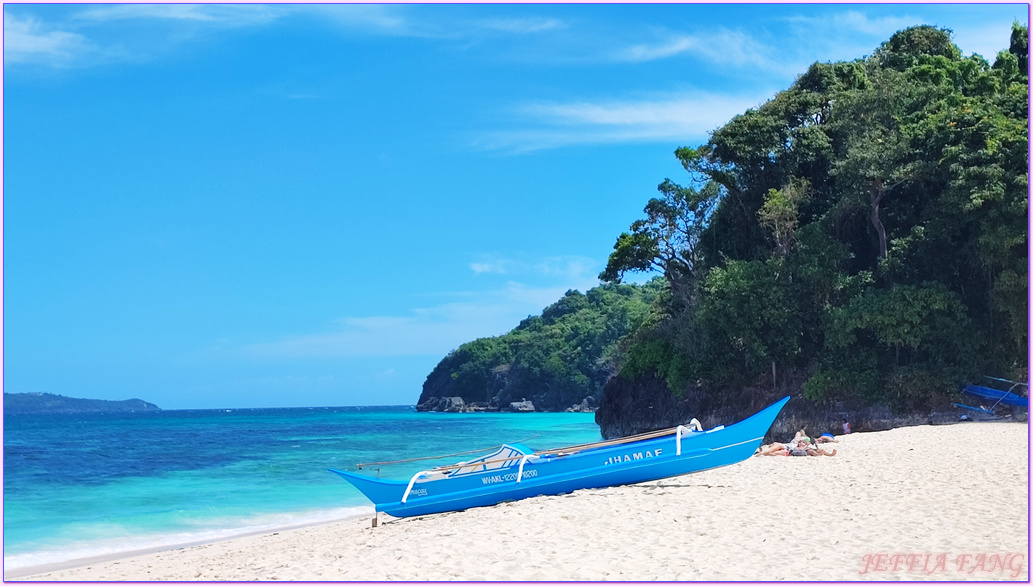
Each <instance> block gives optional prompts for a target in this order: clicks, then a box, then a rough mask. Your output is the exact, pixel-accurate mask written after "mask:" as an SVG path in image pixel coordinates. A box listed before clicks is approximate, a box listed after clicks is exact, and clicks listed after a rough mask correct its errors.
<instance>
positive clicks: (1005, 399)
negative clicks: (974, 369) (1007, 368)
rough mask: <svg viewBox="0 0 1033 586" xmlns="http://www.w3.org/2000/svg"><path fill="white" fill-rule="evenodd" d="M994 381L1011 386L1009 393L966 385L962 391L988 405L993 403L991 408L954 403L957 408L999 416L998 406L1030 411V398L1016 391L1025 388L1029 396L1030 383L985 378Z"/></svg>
mask: <svg viewBox="0 0 1033 586" xmlns="http://www.w3.org/2000/svg"><path fill="white" fill-rule="evenodd" d="M983 378H986V379H989V380H992V381H997V382H1000V383H1008V384H1010V385H1011V386H1010V387H1009V388H1008V390H1007V391H1001V390H998V389H994V388H991V387H986V386H982V385H971V384H970V385H965V388H964V389H962V390H961V392H962V393H965V394H966V395H969V396H972V397H978V398H979V399H982V400H984V401H986V402H987V403H989V402H991V401H992V402H993V403H992V404H991V405H990V407H986V406H985V405H980V406H979V407H973V406H971V405H962V404H961V403H954V406H955V407H961V408H963V409H970V410H972V411H978V412H981V413H986V414H987V415H997V413H996V411H995V409H997V406H998V405H1005V406H1008V407H1018V408H1020V409H1025V410H1026V411H1029V397H1028V396H1025V397H1024V396H1022V395H1019V394H1017V393H1016V392H1015V391H1017V390H1019V389H1020V388H1023V389H1025V390H1026V393H1027V395H1028V394H1029V383H1021V382H1015V381H1011V380H1008V379H1004V378H996V377H992V376H987V377H983Z"/></svg>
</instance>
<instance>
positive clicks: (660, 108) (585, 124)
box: [475, 91, 774, 153]
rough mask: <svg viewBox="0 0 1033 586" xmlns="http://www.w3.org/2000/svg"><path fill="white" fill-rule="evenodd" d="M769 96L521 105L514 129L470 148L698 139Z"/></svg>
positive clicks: (707, 95)
mask: <svg viewBox="0 0 1033 586" xmlns="http://www.w3.org/2000/svg"><path fill="white" fill-rule="evenodd" d="M773 94H774V92H772V91H758V92H756V93H755V94H753V95H722V94H716V93H706V92H689V93H684V94H680V95H674V96H666V97H660V98H655V99H644V100H638V101H634V100H627V101H600V102H592V101H577V102H537V103H531V104H525V105H523V106H520V107H519V108H517V111H518V113H519V114H521V115H522V117H523V118H524V122H523V123H522V124H521V127H520V128H519V129H516V130H508V131H497V132H492V133H487V134H485V135H483V136H481V137H480V138H479V139H478V140H476V141H475V146H477V147H480V148H482V149H485V150H503V151H511V152H518V153H519V152H528V151H535V150H542V149H550V148H558V147H563V146H570V145H576V144H607V143H619V142H643V141H679V140H692V139H702V138H705V137H706V135H707V133H708V132H710V131H712V130H714V129H716V128H718V127H720V126H721V125H723V124H725V123H726V122H728V120H730V119H731V118H732V117H734V116H735V115H737V114H740V113H742V112H743V111H745V110H747V109H748V108H753V107H756V106H758V105H760V104H761V103H763V102H764V101H765V100H767V99H769V98H770V97H771V96H772V95H773Z"/></svg>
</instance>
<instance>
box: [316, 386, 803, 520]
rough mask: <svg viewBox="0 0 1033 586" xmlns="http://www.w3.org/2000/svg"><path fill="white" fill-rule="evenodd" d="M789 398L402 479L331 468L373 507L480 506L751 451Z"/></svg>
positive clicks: (512, 449)
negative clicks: (723, 420) (707, 423)
mask: <svg viewBox="0 0 1033 586" xmlns="http://www.w3.org/2000/svg"><path fill="white" fill-rule="evenodd" d="M787 401H789V397H786V398H784V399H782V400H781V401H778V402H777V403H775V404H774V405H771V406H770V407H767V408H766V409H764V410H762V411H760V412H759V413H757V414H755V415H753V416H752V417H749V418H747V419H744V420H743V421H740V422H739V423H736V424H734V425H730V426H728V427H725V426H718V427H715V428H713V429H708V430H702V429H699V426H698V423H697V424H696V425H695V426H693V428H690V427H686V426H678V427H675V428H671V429H665V430H661V431H654V432H649V433H645V434H641V435H637V436H631V437H626V438H620V439H616V440H611V441H605V442H597V443H592V444H582V445H577V446H568V447H565V448H557V449H552V450H543V451H539V452H534V451H532V450H531V449H529V448H528V447H527V446H524V445H522V444H506V445H503V446H502V447H501V448H499V449H498V450H496V451H495V452H492V453H490V454H487V455H485V456H482V457H480V458H476V459H474V460H470V461H469V462H459V463H457V464H453V465H450V466H439V467H437V468H432V469H430V470H424V471H421V472H417V473H416V474H414V475H413V476H412V477H411V478H410V479H409V480H408V482H406V481H401V480H381V479H379V478H372V477H369V476H364V475H361V474H354V473H351V472H343V471H341V470H334V469H332V468H331V469H330V471H331V472H333V473H335V474H338V475H340V476H341V477H342V478H344V479H345V480H347V481H348V482H350V483H352V484H353V485H355V487H356V488H358V489H359V490H360V491H361V492H362V493H363V494H364V495H366V497H367V498H369V499H370V500H371V501H373V504H374V505H375V508H376V511H377V512H384V513H387V514H389V515H393V516H395V517H411V516H415V515H427V514H432V513H443V512H446V511H456V510H462V509H468V508H471V507H483V506H489V505H494V504H498V503H500V502H503V501H513V500H518V499H523V498H528V497H533V496H539V495H554V494H563V493H568V492H572V491H574V490H578V489H582V488H602V487H606V486H616V485H621V484H634V483H638V482H646V481H649V480H658V479H661V478H668V477H671V476H679V475H682V474H688V473H690V472H698V471H700V470H708V469H710V468H717V467H719V466H727V465H729V464H734V463H736V462H741V461H742V460H745V459H747V458H749V457H750V456H751V455H753V453H754V451H756V449H757V448H758V447H759V446H760V443H761V441H762V440H763V439H764V435H765V434H766V433H767V431H768V428H770V427H771V424H772V423H773V422H774V421H775V417H776V416H777V415H778V413H779V412H780V411H781V410H782V407H783V406H784V405H785V404H786V402H787Z"/></svg>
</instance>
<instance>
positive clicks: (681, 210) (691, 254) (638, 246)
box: [599, 179, 719, 300]
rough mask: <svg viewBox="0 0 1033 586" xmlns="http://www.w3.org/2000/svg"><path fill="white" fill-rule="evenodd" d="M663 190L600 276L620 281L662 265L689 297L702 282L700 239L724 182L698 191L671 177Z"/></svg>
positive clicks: (672, 282)
mask: <svg viewBox="0 0 1033 586" xmlns="http://www.w3.org/2000/svg"><path fill="white" fill-rule="evenodd" d="M657 189H658V190H659V191H660V193H661V194H663V197H660V198H653V199H651V200H649V203H647V204H646V207H645V209H644V210H643V211H644V212H645V213H646V218H645V219H643V220H637V221H635V222H634V223H632V224H631V233H630V234H629V233H627V232H624V233H622V234H621V235H620V236H618V237H617V243H616V244H615V245H614V247H613V248H614V249H613V252H612V253H611V254H610V258H609V260H608V261H607V263H606V269H605V270H603V272H602V273H601V274H600V275H599V278H600V279H601V280H603V281H608V282H620V280H621V279H622V278H623V277H624V275H625V273H627V272H629V271H638V272H647V271H652V270H656V271H660V272H661V273H662V274H663V275H664V278H665V279H666V280H667V282H668V283H669V284H670V286H671V290H672V291H674V292H675V293H677V294H679V295H680V296H681V297H683V298H684V299H686V300H687V299H689V298H690V297H691V294H692V293H691V290H692V286H693V285H694V284H695V283H696V281H697V271H698V269H699V266H700V254H699V241H700V237H701V235H702V233H703V230H704V229H705V228H706V225H707V220H708V219H709V217H710V213H711V210H713V208H714V205H715V204H716V203H717V201H718V199H719V198H718V195H719V192H718V186H717V184H716V183H713V182H710V183H708V184H707V185H706V186H705V187H704V188H703V189H700V190H696V189H693V188H691V187H682V186H680V185H678V184H676V183H674V182H673V181H671V180H670V179H666V180H664V182H663V183H661V184H660V185H659V187H658V188H657Z"/></svg>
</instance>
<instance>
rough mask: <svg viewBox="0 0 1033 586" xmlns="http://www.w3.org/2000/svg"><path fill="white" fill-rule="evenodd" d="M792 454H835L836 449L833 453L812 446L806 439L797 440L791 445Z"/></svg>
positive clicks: (790, 452)
mask: <svg viewBox="0 0 1033 586" xmlns="http://www.w3.org/2000/svg"><path fill="white" fill-rule="evenodd" d="M789 455H790V456H835V455H836V450H832V452H831V453H829V452H826V451H825V450H823V449H821V448H818V447H815V446H812V445H811V444H810V443H809V442H808V441H807V440H806V439H800V440H796V443H795V444H793V445H792V446H790V447H789Z"/></svg>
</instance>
